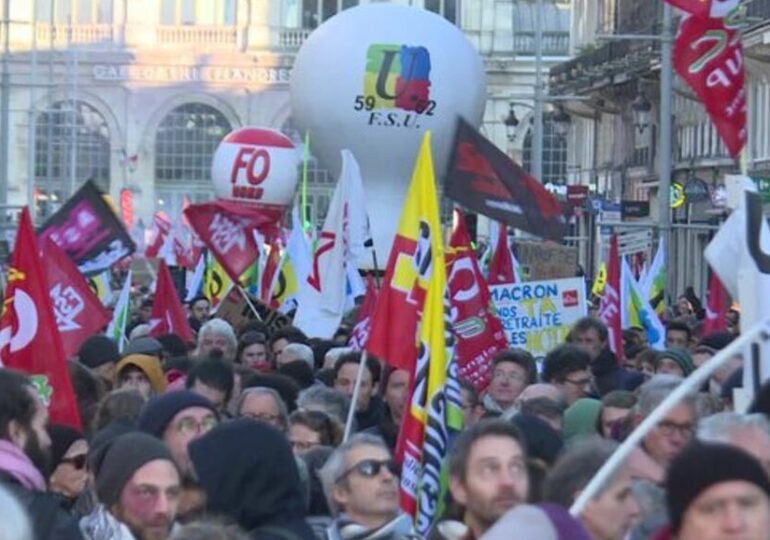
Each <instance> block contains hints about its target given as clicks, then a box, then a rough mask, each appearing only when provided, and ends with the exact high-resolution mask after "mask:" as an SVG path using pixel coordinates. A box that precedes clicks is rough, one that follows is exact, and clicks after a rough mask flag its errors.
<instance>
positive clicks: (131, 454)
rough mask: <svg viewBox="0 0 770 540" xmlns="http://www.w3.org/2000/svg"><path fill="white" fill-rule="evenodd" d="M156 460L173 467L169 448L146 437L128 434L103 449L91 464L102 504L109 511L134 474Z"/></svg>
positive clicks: (137, 433)
mask: <svg viewBox="0 0 770 540" xmlns="http://www.w3.org/2000/svg"><path fill="white" fill-rule="evenodd" d="M156 459H164V460H167V461H169V462H171V463H172V464H173V463H174V459H173V458H172V457H171V453H170V452H169V451H168V449H167V448H166V445H164V444H163V443H162V442H161V441H159V440H158V439H156V438H155V437H153V436H151V435H147V434H146V433H139V432H133V433H126V434H125V435H121V436H119V437H117V438H116V439H114V440H112V441H110V442H109V443H107V444H106V445H104V446H103V447H102V448H101V449H100V451H99V452H98V454H97V455H96V456H94V459H93V461H92V464H93V467H94V475H95V476H96V495H97V497H98V498H99V502H100V503H102V504H103V505H104V506H106V507H107V508H109V507H111V506H112V505H114V504H115V503H116V502H118V501H119V500H120V494H121V492H122V491H123V488H124V487H125V485H126V484H127V483H128V481H129V480H130V479H131V477H132V476H133V475H134V473H135V472H136V471H137V470H139V469H141V468H142V467H143V466H144V465H146V464H147V463H149V462H151V461H155V460H156ZM174 466H176V465H174Z"/></svg>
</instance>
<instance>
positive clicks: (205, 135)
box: [155, 103, 232, 216]
mask: <svg viewBox="0 0 770 540" xmlns="http://www.w3.org/2000/svg"><path fill="white" fill-rule="evenodd" d="M230 131H232V126H231V125H230V122H229V121H228V120H227V118H225V115H223V114H222V113H221V112H219V111H218V110H217V109H215V108H214V107H211V106H209V105H204V104H203V103H186V104H184V105H180V106H179V107H177V108H175V109H174V110H172V111H171V112H169V113H168V114H167V115H166V116H165V118H163V120H162V121H161V123H160V125H159V126H158V132H157V133H156V135H155V183H156V191H157V194H158V206H159V209H163V210H165V211H166V212H167V213H169V215H172V216H174V215H177V214H178V212H179V211H181V205H182V199H183V198H184V197H185V196H187V197H188V199H189V200H190V202H196V201H202V200H208V199H210V198H211V196H212V195H211V194H212V193H213V188H212V186H211V161H212V159H213V157H214V151H215V150H216V148H217V145H218V144H219V143H220V141H221V140H222V139H223V138H224V137H225V135H227V134H228V133H229V132H230Z"/></svg>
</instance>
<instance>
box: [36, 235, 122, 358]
mask: <svg viewBox="0 0 770 540" xmlns="http://www.w3.org/2000/svg"><path fill="white" fill-rule="evenodd" d="M43 259H44V260H45V262H46V266H45V269H46V279H47V281H48V289H49V291H50V294H51V305H52V306H53V313H54V316H55V317H56V325H57V327H58V328H59V333H60V334H61V340H62V344H63V346H64V353H65V355H66V357H67V358H71V357H73V356H74V355H75V354H77V352H78V349H79V348H80V345H82V343H83V342H84V341H85V340H86V339H87V338H88V337H90V336H92V335H93V334H96V333H97V332H100V331H101V330H102V329H103V328H104V327H105V326H107V324H109V322H110V319H111V318H112V316H111V315H110V313H109V311H107V310H106V309H105V307H104V305H103V304H102V302H101V301H100V300H99V297H98V296H96V295H95V294H94V293H93V291H92V290H91V287H89V286H88V283H87V282H86V280H85V278H84V277H83V274H81V273H80V270H78V268H77V266H75V263H73V262H72V260H71V259H70V258H69V257H68V256H67V254H66V253H65V252H64V250H62V249H61V248H60V247H59V246H57V245H56V244H55V243H54V242H52V241H47V242H45V243H44V244H43Z"/></svg>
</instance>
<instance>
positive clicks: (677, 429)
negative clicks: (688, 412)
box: [658, 420, 695, 439]
mask: <svg viewBox="0 0 770 540" xmlns="http://www.w3.org/2000/svg"><path fill="white" fill-rule="evenodd" d="M658 429H659V430H660V432H661V433H662V434H663V435H664V436H666V437H671V436H672V435H673V434H674V433H678V434H679V435H681V436H682V437H684V438H686V439H689V438H691V437H692V436H693V434H694V433H695V428H694V427H693V425H692V424H677V423H676V422H669V421H667V420H664V421H663V422H661V423H660V424H658Z"/></svg>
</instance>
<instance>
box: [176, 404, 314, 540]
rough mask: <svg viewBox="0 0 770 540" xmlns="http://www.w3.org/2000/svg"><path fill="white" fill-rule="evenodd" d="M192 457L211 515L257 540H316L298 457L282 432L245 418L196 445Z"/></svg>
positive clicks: (196, 441) (191, 451)
mask: <svg viewBox="0 0 770 540" xmlns="http://www.w3.org/2000/svg"><path fill="white" fill-rule="evenodd" d="M189 452H190V458H191V459H192V462H193V465H194V467H195V472H196V473H197V476H198V481H199V482H200V484H201V486H202V487H203V489H204V490H205V491H206V495H207V501H208V511H209V512H212V513H219V514H223V515H225V516H227V517H229V518H231V519H233V520H235V521H236V523H238V525H239V526H240V527H241V528H243V529H244V530H247V531H250V533H249V534H250V535H251V538H253V539H260V540H262V539H273V538H281V537H283V538H286V537H289V536H292V537H295V538H297V539H298V540H299V539H302V540H314V539H315V537H314V535H313V532H312V530H311V529H310V527H309V526H308V525H307V523H306V522H305V520H304V518H305V504H304V500H303V496H302V490H301V487H300V479H299V473H298V472H297V464H296V462H295V461H294V455H293V454H292V451H291V447H290V446H289V441H288V440H287V439H286V437H285V436H284V435H283V434H282V433H280V432H279V431H278V430H276V429H275V428H273V427H272V426H269V425H267V424H263V423H261V422H257V421H255V420H252V419H250V418H241V419H238V420H234V421H232V422H228V423H226V424H222V425H220V426H218V427H216V428H214V429H213V430H211V431H210V432H209V433H207V434H206V435H204V436H203V437H201V438H200V439H197V440H195V441H193V442H192V443H190V446H189ZM277 529H281V530H283V531H285V532H286V534H285V535H282V534H279V533H278V532H277Z"/></svg>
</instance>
